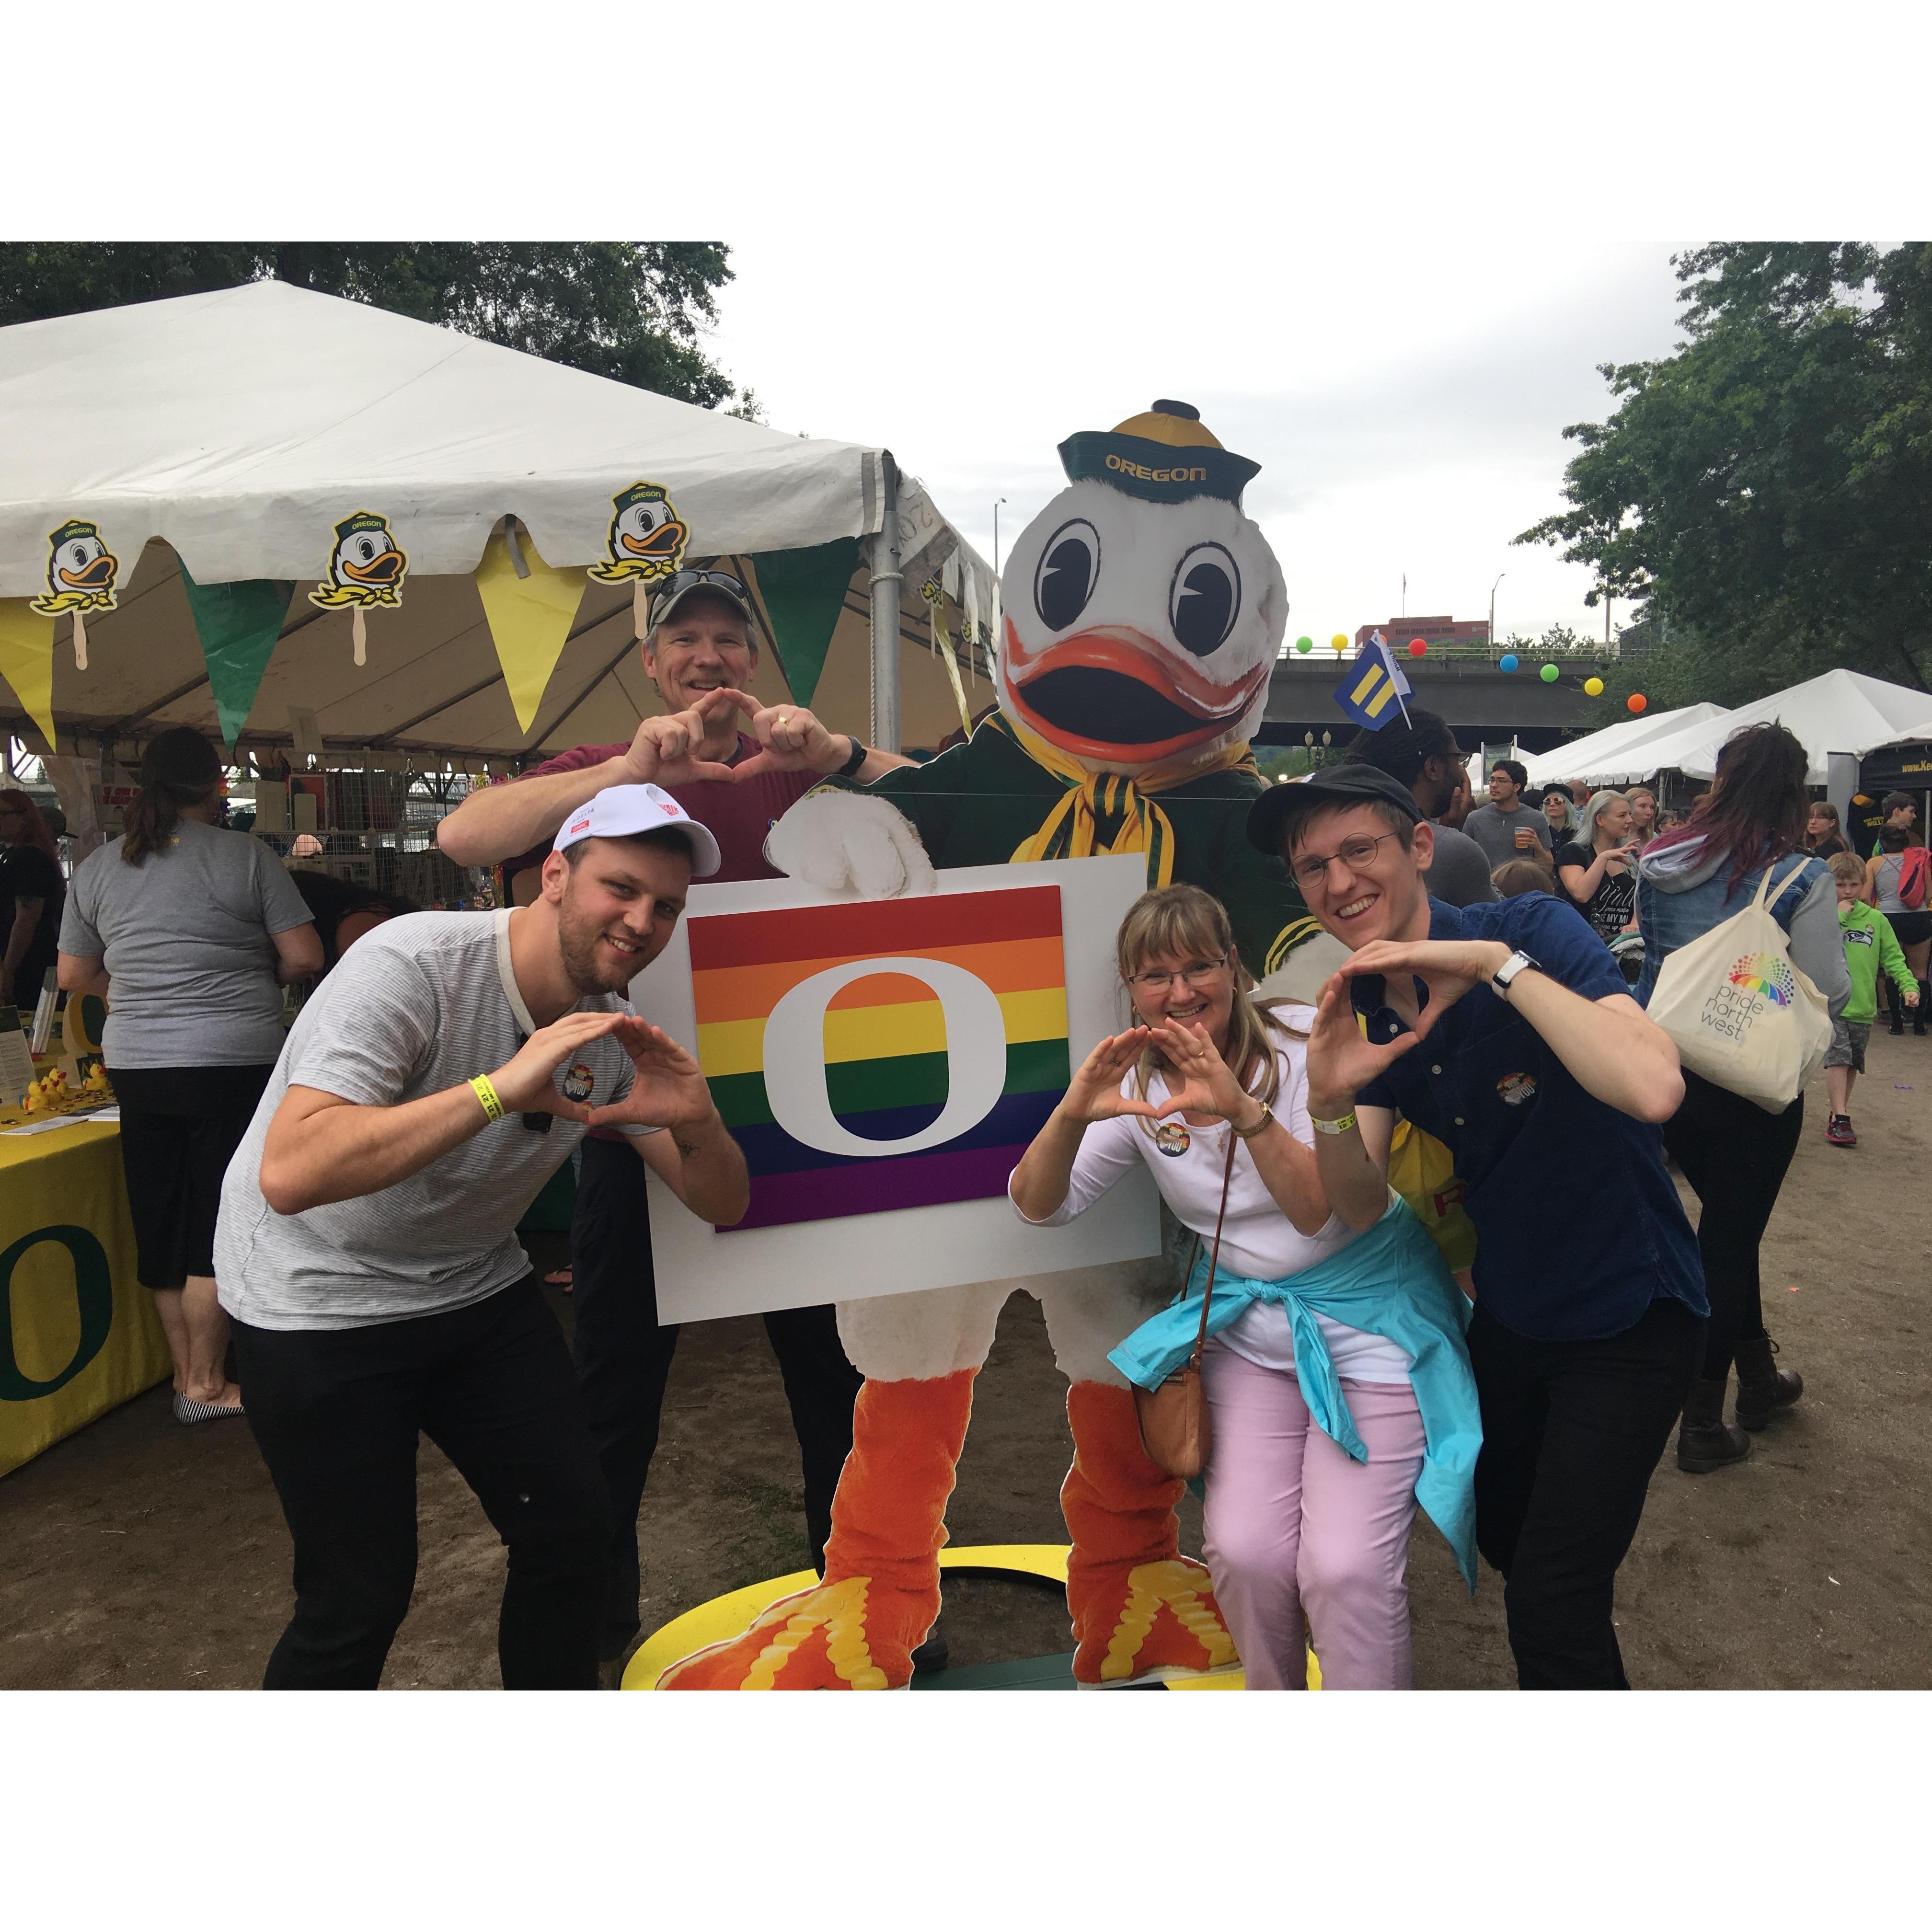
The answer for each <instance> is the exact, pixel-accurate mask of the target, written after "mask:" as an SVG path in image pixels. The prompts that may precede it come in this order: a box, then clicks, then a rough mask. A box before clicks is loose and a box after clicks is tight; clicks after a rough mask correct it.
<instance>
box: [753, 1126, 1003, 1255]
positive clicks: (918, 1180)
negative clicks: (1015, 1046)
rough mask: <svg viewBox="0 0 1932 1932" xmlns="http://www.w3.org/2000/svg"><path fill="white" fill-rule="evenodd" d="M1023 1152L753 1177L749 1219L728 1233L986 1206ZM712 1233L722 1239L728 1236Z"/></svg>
mask: <svg viewBox="0 0 1932 1932" xmlns="http://www.w3.org/2000/svg"><path fill="white" fill-rule="evenodd" d="M1026 1150H1027V1144H1026V1143H1025V1142H1024V1141H1022V1142H1020V1143H1019V1145H1017V1146H1015V1147H1003V1148H972V1149H970V1150H969V1151H965V1152H963V1153H962V1152H956V1151H951V1150H947V1149H941V1150H940V1151H938V1152H937V1153H934V1154H891V1155H888V1156H887V1157H886V1158H885V1159H884V1160H868V1161H855V1162H854V1163H853V1164H852V1165H851V1166H849V1167H839V1168H823V1167H820V1168H810V1169H805V1171H804V1172H801V1173H796V1174H769V1175H757V1176H756V1177H754V1179H753V1180H752V1182H751V1209H750V1211H749V1212H748V1214H746V1215H745V1218H744V1219H743V1220H742V1221H740V1222H739V1223H737V1224H736V1226H737V1227H739V1228H771V1227H778V1226H784V1225H786V1224H787V1223H790V1222H793V1221H829V1220H835V1219H836V1218H837V1217H839V1216H840V1215H844V1214H883V1212H885V1211H886V1210H887V1209H888V1208H931V1207H935V1206H936V1205H938V1203H939V1202H942V1201H986V1200H991V1199H994V1198H995V1197H996V1196H999V1195H1001V1194H1004V1193H1005V1192H1006V1191H1007V1176H1008V1175H1010V1174H1011V1173H1012V1172H1013V1169H1015V1168H1016V1167H1017V1166H1019V1164H1020V1156H1021V1155H1022V1154H1025V1152H1026ZM718 1232H719V1233H720V1234H721V1235H729V1234H731V1233H733V1232H736V1229H732V1228H720V1229H718Z"/></svg>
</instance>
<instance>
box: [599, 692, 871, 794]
mask: <svg viewBox="0 0 1932 1932" xmlns="http://www.w3.org/2000/svg"><path fill="white" fill-rule="evenodd" d="M737 712H744V713H745V715H746V717H747V719H748V722H749V727H750V734H751V736H753V737H754V738H755V739H757V741H758V745H759V749H758V750H757V751H755V752H754V753H753V754H751V757H748V758H744V759H742V760H739V763H736V764H735V765H727V764H725V763H723V762H722V761H721V760H717V759H713V758H706V757H702V756H700V753H701V751H702V750H703V744H704V740H705V739H706V737H707V736H710V735H712V734H713V733H715V732H716V731H717V730H718V729H719V728H720V727H721V726H722V725H724V724H727V723H728V722H729V721H730V720H731V719H732V718H733V717H734V716H735V715H736V713H737ZM850 745H851V741H850V739H847V737H845V736H844V734H843V733H835V732H831V731H828V730H826V728H825V727H824V726H823V724H820V722H819V721H818V720H817V718H815V717H814V715H812V714H811V712H809V711H808V710H806V709H804V707H803V706H800V705H796V704H770V705H768V704H764V703H760V701H759V700H758V699H757V698H755V697H752V696H751V695H750V694H748V692H745V691H738V690H736V689H733V688H732V687H730V685H719V686H718V688H715V690H712V691H706V692H705V693H704V694H703V695H702V696H701V697H700V698H699V699H698V700H697V702H696V703H694V704H693V705H692V706H691V707H690V708H689V709H688V710H684V711H676V712H668V713H667V714H666V715H664V716H662V717H659V718H646V719H645V720H644V721H643V723H642V724H640V725H639V726H638V727H637V733H636V735H635V736H633V737H632V739H631V748H630V749H629V751H628V752H626V753H625V763H626V764H627V765H628V766H629V767H630V774H631V783H633V784H694V783H695V782H697V781H699V780H700V779H711V780H713V781H717V782H719V783H722V784H742V783H743V782H744V781H745V779H747V778H756V777H757V776H758V775H760V773H761V772H833V771H836V770H837V769H838V767H839V766H841V765H842V764H844V762H845V760H847V757H850Z"/></svg>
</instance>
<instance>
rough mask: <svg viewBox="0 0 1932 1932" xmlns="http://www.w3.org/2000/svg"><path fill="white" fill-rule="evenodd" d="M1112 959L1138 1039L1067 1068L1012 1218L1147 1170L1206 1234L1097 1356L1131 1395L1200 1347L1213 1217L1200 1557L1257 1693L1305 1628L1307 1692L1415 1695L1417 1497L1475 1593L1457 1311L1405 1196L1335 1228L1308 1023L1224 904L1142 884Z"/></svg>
mask: <svg viewBox="0 0 1932 1932" xmlns="http://www.w3.org/2000/svg"><path fill="white" fill-rule="evenodd" d="M1115 950H1116V956H1117V960H1118V966H1119V969H1120V974H1121V980H1122V983H1123V984H1124V986H1125V988H1126V989H1127V994H1128V996H1129V998H1130V1001H1131V1002H1132V1007H1133V1012H1132V1022H1133V1023H1132V1024H1131V1025H1130V1026H1129V1027H1128V1028H1127V1029H1126V1031H1124V1032H1121V1033H1120V1034H1115V1035H1114V1036H1112V1037H1111V1038H1109V1039H1106V1040H1103V1041H1101V1043H1100V1045H1099V1046H1097V1047H1096V1048H1095V1049H1094V1051H1093V1052H1091V1054H1090V1055H1088V1057H1087V1059H1086V1061H1085V1062H1084V1063H1083V1064H1082V1066H1081V1067H1079V1070H1078V1071H1077V1072H1076V1073H1075V1074H1074V1076H1073V1081H1072V1082H1071V1084H1070V1085H1069V1086H1068V1088H1067V1093H1066V1094H1065V1096H1064V1098H1063V1099H1062V1100H1061V1103H1060V1105H1059V1106H1058V1107H1057V1108H1056V1109H1055V1111H1054V1113H1053V1115H1052V1118H1050V1119H1049V1121H1048V1122H1047V1124H1046V1127H1043V1129H1042V1130H1041V1131H1040V1135H1039V1136H1038V1138H1037V1139H1035V1141H1034V1143H1033V1145H1032V1146H1031V1147H1030V1148H1028V1150H1027V1151H1026V1154H1025V1156H1024V1157H1022V1160H1021V1161H1020V1164H1019V1166H1018V1167H1017V1168H1016V1169H1014V1171H1013V1178H1012V1180H1011V1182H1010V1193H1011V1194H1012V1197H1013V1205H1014V1206H1015V1207H1016V1208H1018V1210H1019V1212H1020V1214H1022V1217H1024V1218H1025V1219H1026V1220H1029V1221H1032V1222H1034V1223H1039V1224H1041V1225H1043V1226H1061V1225H1062V1224H1064V1223H1067V1222H1068V1221H1070V1220H1073V1218H1074V1217H1076V1215H1079V1214H1082V1213H1083V1212H1085V1210H1086V1209H1087V1208H1090V1207H1091V1206H1092V1205H1093V1204H1094V1202H1095V1201H1097V1199H1099V1198H1100V1196H1102V1195H1103V1194H1104V1193H1106V1190H1108V1189H1109V1187H1112V1185H1113V1184H1115V1182H1116V1181H1118V1180H1119V1179H1120V1178H1121V1176H1122V1175H1124V1174H1126V1173H1128V1172H1130V1171H1132V1169H1133V1168H1134V1167H1135V1166H1136V1165H1137V1164H1139V1163H1145V1165H1146V1166H1147V1167H1148V1168H1149V1169H1151V1171H1152V1173H1153V1175H1154V1181H1155V1182H1156V1184H1157V1185H1158V1186H1159V1187H1160V1192H1161V1194H1162V1196H1163V1199H1165V1200H1166V1202H1167V1205H1168V1206H1169V1208H1170V1209H1171V1210H1172V1211H1173V1213H1174V1214H1175V1217H1176V1218H1177V1219H1178V1220H1180V1221H1181V1223H1183V1224H1184V1226H1187V1228H1189V1229H1191V1230H1192V1231H1193V1233H1194V1234H1195V1235H1196V1236H1197V1237H1198V1238H1199V1241H1198V1244H1197V1252H1196V1262H1195V1265H1194V1267H1193V1271H1192V1274H1191V1275H1190V1280H1189V1283H1188V1286H1187V1290H1186V1292H1185V1293H1184V1295H1183V1297H1182V1298H1181V1300H1180V1301H1178V1302H1177V1303H1176V1304H1175V1305H1174V1306H1173V1307H1171V1308H1169V1309H1168V1310H1166V1311H1164V1312H1163V1313H1162V1314H1160V1315H1159V1316H1156V1317H1154V1319H1153V1320H1152V1321H1151V1322H1147V1323H1145V1324H1144V1325H1142V1327H1141V1328H1139V1329H1137V1330H1136V1331H1135V1332H1134V1334H1132V1335H1130V1337H1128V1338H1127V1340H1126V1341H1125V1342H1124V1343H1122V1344H1121V1346H1120V1347H1118V1349H1115V1350H1114V1351H1113V1353H1112V1356H1111V1358H1110V1359H1111V1360H1112V1361H1113V1363H1114V1364H1115V1366H1116V1367H1118V1368H1119V1369H1120V1370H1121V1372H1122V1373H1124V1375H1126V1376H1127V1378H1128V1379H1130V1381H1132V1382H1134V1383H1136V1385H1139V1386H1141V1387H1143V1388H1154V1387H1157V1386H1158V1385H1160V1382H1163V1380H1164V1379H1166V1377H1167V1376H1169V1374H1171V1373H1173V1371H1174V1370H1175V1369H1177V1368H1178V1367H1180V1366H1181V1364H1183V1363H1184V1361H1186V1360H1187V1358H1188V1356H1189V1355H1190V1354H1191V1352H1192V1351H1193V1346H1194V1343H1195V1338H1196V1334H1197V1332H1198V1330H1199V1324H1200V1320H1201V1312H1202V1292H1203V1289H1204V1287H1205V1284H1206V1282H1207V1277H1208V1256H1209V1251H1210V1248H1211V1244H1212V1242H1213V1241H1214V1236H1215V1231H1216V1227H1217V1223H1221V1232H1220V1244H1221V1245H1220V1264H1219V1266H1218V1268H1217V1270H1216V1271H1215V1277H1214V1286H1213V1292H1212V1294H1211V1296H1210V1297H1209V1298H1208V1330H1209V1332H1210V1334H1211V1336H1212V1337H1214V1339H1213V1340H1211V1342H1210V1343H1209V1345H1208V1349H1207V1350H1206V1352H1205V1356H1204V1358H1203V1361H1202V1376H1203V1379H1204V1383H1205V1390H1206V1394H1207V1400H1208V1413H1209V1417H1210V1421H1211V1428H1212V1433H1213V1440H1212V1445H1211V1448H1210V1449H1209V1451H1208V1462H1207V1466H1206V1469H1205V1472H1204V1473H1205V1481H1206V1487H1207V1508H1206V1515H1205V1541H1204V1547H1203V1551H1202V1554H1203V1555H1204V1556H1205V1559H1206V1561H1207V1563H1208V1569H1209V1571H1210V1572H1211V1574H1212V1575H1213V1577H1214V1593H1215V1597H1216V1599H1217V1601H1218V1602H1219V1603H1220V1606H1221V1609H1222V1611H1223V1614H1224V1615H1225V1616H1226V1618H1227V1620H1228V1626H1229V1630H1230V1631H1231V1632H1232V1634H1233V1636H1234V1638H1235V1643H1236V1644H1237V1645H1238V1647H1239V1649H1240V1651H1241V1658H1242V1661H1243V1663H1244V1666H1245V1667H1246V1670H1247V1682H1248V1684H1249V1685H1250V1688H1253V1689H1256V1690H1300V1689H1302V1688H1305V1684H1306V1675H1307V1657H1306V1652H1307V1645H1308V1643H1309V1641H1310V1632H1311V1631H1312V1634H1313V1645H1314V1648H1315V1651H1316V1656H1317V1658H1319V1661H1320V1664H1321V1667H1322V1683H1323V1685H1325V1687H1327V1688H1331V1689H1335V1690H1343V1689H1355V1690H1394V1689H1406V1688H1409V1685H1410V1684H1411V1683H1412V1665H1411V1658H1410V1645H1409V1591H1408V1583H1407V1562H1408V1547H1409V1527H1410V1525H1411V1523H1412V1522H1413V1520H1414V1518H1415V1510H1416V1507H1417V1505H1418V1502H1420V1504H1421V1506H1422V1508H1424V1510H1425V1511H1427V1514H1429V1516H1430V1518H1431V1519H1432V1520H1433V1521H1434V1522H1435V1523H1436V1524H1437V1526H1439V1528H1440V1529H1442V1532H1443V1534H1444V1535H1445V1537H1447V1538H1448V1540H1449V1542H1450V1544H1451V1547H1452V1548H1453V1549H1454V1550H1455V1552H1456V1555H1457V1561H1458V1562H1459V1563H1460V1565H1461V1566H1462V1568H1463V1575H1464V1577H1466V1579H1467V1580H1469V1582H1470V1583H1471V1586H1472V1588H1473V1587H1474V1581H1475V1538H1474V1522H1475V1517H1474V1508H1473V1502H1472V1484H1473V1480H1474V1475H1475V1460H1476V1452H1477V1449H1478V1446H1479V1445H1480V1442H1481V1425H1480V1424H1479V1422H1478V1418H1477V1408H1476V1397H1475V1383H1474V1381H1473V1379H1472V1377H1471V1375H1470V1372H1469V1358H1468V1355H1467V1354H1466V1352H1465V1350H1464V1349H1463V1320H1464V1316H1465V1310H1466V1304H1465V1303H1464V1301H1463V1298H1462V1296H1461V1295H1460V1294H1458V1293H1457V1290H1456V1288H1455V1286H1454V1283H1453V1282H1452V1281H1451V1278H1450V1276H1449V1274H1448V1270H1447V1269H1446V1268H1445V1266H1444V1265H1443V1262H1442V1258H1441V1256H1439V1253H1437V1251H1436V1247H1435V1245H1434V1244H1433V1242H1432V1241H1430V1238H1429V1236H1428V1235H1427V1234H1426V1233H1425V1232H1424V1231H1423V1229H1422V1227H1421V1224H1420V1223H1418V1221H1417V1220H1415V1217H1414V1215H1413V1214H1411V1212H1410V1211H1409V1209H1408V1208H1406V1206H1404V1205H1403V1204H1402V1203H1401V1202H1400V1200H1399V1199H1397V1198H1396V1197H1394V1196H1391V1206H1390V1208H1389V1211H1388V1214H1385V1217H1383V1219H1382V1221H1381V1222H1380V1223H1378V1224H1377V1226H1376V1227H1374V1228H1373V1229H1370V1230H1368V1231H1367V1232H1364V1233H1362V1234H1361V1235H1358V1234H1356V1233H1355V1232H1354V1231H1353V1230H1352V1229H1350V1228H1349V1227H1348V1226H1346V1224H1345V1223H1343V1221H1341V1220H1340V1219H1339V1218H1338V1217H1336V1216H1335V1215H1334V1214H1331V1211H1330V1210H1329V1206H1328V1199H1327V1196H1325V1193H1324V1192H1323V1190H1322V1184H1321V1181H1320V1179H1319V1177H1318V1176H1317V1174H1316V1167H1315V1157H1314V1154H1313V1151H1312V1145H1313V1139H1314V1130H1313V1127H1311V1125H1310V1121H1309V1115H1308V1105H1307V1085H1308V1083H1307V1067H1306V1063H1305V1052H1306V1042H1307V1022H1309V1020H1310V1019H1311V1018H1312V1017H1313V1010H1312V1009H1310V1008H1309V1007H1300V1006H1291V1005H1288V1004H1283V1003H1278V1002H1274V1001H1258V1000H1256V998H1254V996H1253V985H1254V983H1253V981H1252V980H1250V978H1249V977H1248V975H1247V972H1246V971H1244V968H1243V967H1242V965H1241V959H1240V957H1239V956H1238V954H1237V953H1236V952H1235V945H1234V940H1233V936H1232V932H1231V930H1230V928H1229V921H1228V915H1227V913H1226V910H1225V909H1224V908H1223V907H1222V906H1221V904H1220V902H1219V901H1217V900H1216V899H1214V898H1211V897H1210V896H1209V895H1208V894H1207V893H1206V892H1202V891H1201V890H1200V889H1199V888H1198V887H1196V886H1185V885H1182V886H1167V887H1166V888H1164V889H1162V890H1160V891H1158V892H1148V893H1147V894H1145V895H1143V896H1142V898H1140V899H1139V900H1138V901H1136V904H1134V906H1133V908H1132V909H1131V910H1130V911H1129V913H1128V914H1127V918H1126V919H1125V920H1124V922H1122V924H1121V929H1120V932H1119V935H1118V938H1117V940H1116V943H1115ZM1224 1193H1225V1217H1224V1214H1223V1201H1224ZM1177 1488H1178V1485H1177Z"/></svg>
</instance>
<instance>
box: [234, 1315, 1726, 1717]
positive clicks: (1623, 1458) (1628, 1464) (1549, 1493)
mask: <svg viewBox="0 0 1932 1932" xmlns="http://www.w3.org/2000/svg"><path fill="white" fill-rule="evenodd" d="M1703 1340H1704V1319H1703V1316H1699V1315H1694V1314H1692V1313H1691V1311H1690V1310H1689V1309H1688V1308H1686V1307H1685V1306H1684V1304H1682V1302H1681V1301H1672V1300H1670V1299H1669V1298H1659V1299H1658V1300H1657V1301H1654V1302H1652V1304H1651V1305H1650V1308H1649V1312H1648V1313H1646V1315H1645V1316H1643V1319H1642V1320H1641V1321H1640V1322H1637V1324H1636V1325H1635V1326H1634V1327H1632V1328H1627V1329H1626V1330H1625V1331H1624V1332H1623V1334H1621V1335H1613V1336H1611V1337H1609V1338H1608V1339H1607V1340H1603V1341H1598V1342H1536V1341H1532V1340H1529V1337H1526V1336H1522V1335H1518V1334H1514V1332H1513V1331H1511V1330H1509V1329H1508V1328H1505V1327H1504V1326H1503V1325H1502V1323H1501V1322H1499V1321H1497V1320H1496V1318H1495V1317H1494V1316H1492V1315H1490V1314H1489V1313H1487V1312H1486V1311H1485V1310H1484V1307H1483V1305H1482V1304H1481V1302H1478V1304H1476V1310H1475V1315H1474V1316H1473V1317H1472V1319H1471V1321H1470V1323H1469V1361H1470V1364H1471V1366H1472V1367H1473V1368H1474V1369H1475V1372H1476V1392H1477V1394H1478V1397H1480V1398H1481V1402H1482V1409H1483V1451H1482V1454H1481V1457H1479V1458H1478V1460H1477V1463H1476V1542H1477V1545H1478V1547H1479V1548H1480V1549H1481V1551H1482V1553H1483V1555H1484V1556H1485V1557H1486V1558H1487V1559H1488V1560H1489V1562H1490V1563H1491V1564H1493V1565H1494V1566H1495V1567H1496V1568H1497V1569H1498V1570H1499V1571H1502V1574H1503V1579H1504V1586H1503V1606H1504V1609H1505V1612H1506V1613H1507V1614H1508V1619H1509V1640H1510V1649H1511V1650H1512V1651H1513V1652H1515V1654H1516V1676H1517V1683H1518V1684H1519V1685H1521V1686H1522V1688H1523V1689H1524V1690H1526V1691H1628V1689H1629V1688H1630V1679H1628V1677H1626V1676H1625V1675H1624V1661H1623V1654H1622V1652H1621V1651H1620V1650H1619V1649H1618V1647H1617V1633H1616V1625H1614V1623H1613V1622H1612V1621H1611V1615H1610V1613H1611V1609H1612V1606H1613V1601H1614V1595H1615V1591H1616V1577H1617V1568H1618V1565H1620V1564H1621V1563H1622V1562H1623V1560H1624V1557H1625V1555H1626V1553H1628V1550H1629V1549H1630V1547H1631V1538H1633V1537H1634V1536H1635V1535H1637V1523H1638V1522H1639V1520H1640V1519H1641V1518H1642V1517H1643V1499H1644V1493H1645V1491H1646V1489H1647V1488H1648V1487H1649V1483H1650V1478H1651V1472H1652V1471H1653V1470H1654V1469H1655V1468H1656V1467H1657V1463H1658V1457H1661V1455H1662V1454H1664V1445H1665V1444H1666V1443H1667V1442H1669V1441H1670V1431H1671V1429H1672V1427H1673V1425H1674V1424H1676V1421H1677V1417H1678V1413H1679V1411H1680V1410H1681V1409H1682V1408H1683V1406H1684V1397H1685V1393H1686V1391H1688V1389H1689V1388H1690V1385H1691V1377H1692V1376H1693V1375H1694V1373H1696V1370H1697V1361H1698V1358H1699V1357H1700V1355H1701V1354H1702V1352H1703ZM244 1386H246V1384H244Z"/></svg>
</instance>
